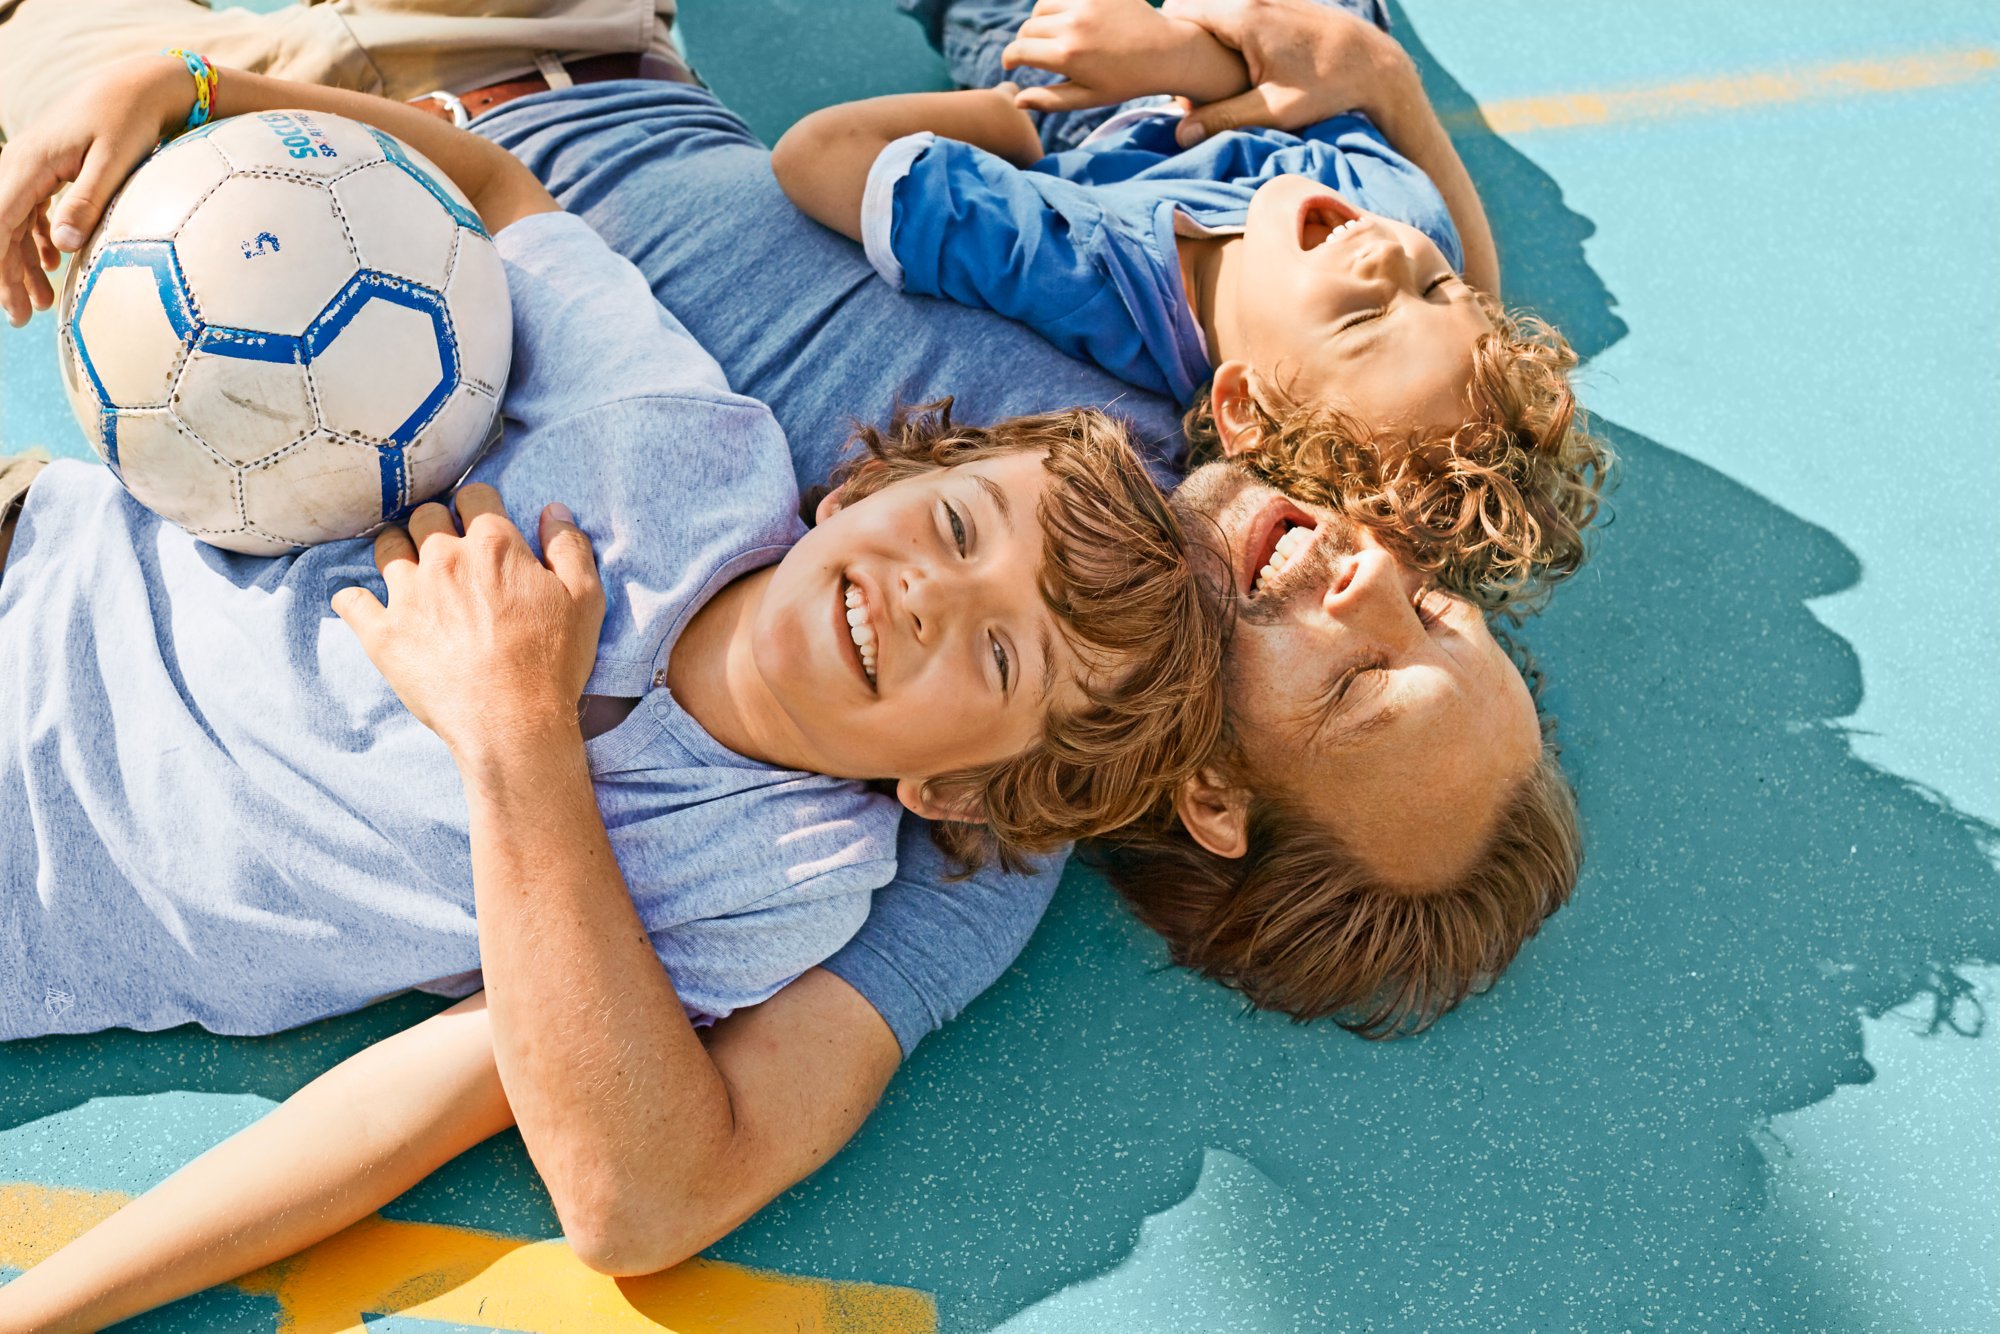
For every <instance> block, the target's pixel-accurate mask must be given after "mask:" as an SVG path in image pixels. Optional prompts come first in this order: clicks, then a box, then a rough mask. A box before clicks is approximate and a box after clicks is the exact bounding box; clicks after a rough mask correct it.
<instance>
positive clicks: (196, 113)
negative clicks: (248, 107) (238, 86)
mask: <svg viewBox="0 0 2000 1334" xmlns="http://www.w3.org/2000/svg"><path fill="white" fill-rule="evenodd" d="M160 54H161V55H163V56H177V57H179V59H180V60H181V62H182V63H183V64H185V65H186V66H187V72H188V73H189V74H191V75H193V76H194V105H193V106H192V107H190V108H189V109H188V114H187V124H185V125H183V126H181V128H180V130H179V131H178V133H180V134H186V133H187V132H188V131H189V130H193V129H198V128H200V127H201V126H203V125H206V124H207V123H208V117H209V113H210V112H212V111H214V110H215V94H216V90H217V89H219V88H220V87H221V86H222V74H221V72H220V71H219V70H217V69H216V68H215V66H213V65H211V64H209V63H208V61H207V60H206V59H205V58H203V57H202V56H201V55H199V54H197V53H196V52H193V51H183V50H181V49H180V48H179V47H172V48H170V49H168V50H165V51H162V52H160ZM162 137H163V138H170V137H172V136H162Z"/></svg>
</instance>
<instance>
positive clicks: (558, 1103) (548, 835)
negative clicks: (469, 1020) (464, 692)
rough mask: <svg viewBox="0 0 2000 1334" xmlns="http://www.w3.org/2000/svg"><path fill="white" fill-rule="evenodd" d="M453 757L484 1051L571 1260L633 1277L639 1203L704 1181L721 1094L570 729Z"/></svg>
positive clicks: (649, 1238) (644, 1268)
mask: <svg viewBox="0 0 2000 1334" xmlns="http://www.w3.org/2000/svg"><path fill="white" fill-rule="evenodd" d="M459 762H460V764H459V767H460V770H461V773H462V774H463V776H464V779H465V786H466V802H467V806H468V808H469V812H470V815H471V828H472V875H473V884H474V887H475V888H474V892H475V897H476V900H477V907H478V914H479V948H480V961H481V966H482V967H483V969H484V971H485V979H486V996H487V1005H488V1009H489V1013H490V1015H491V1024H492V1032H493V1054H494V1060H495V1063H496V1064H497V1066H498V1068H499V1071H500V1079H501V1083H502V1084H503V1086H504V1087H505V1089H506V1092H507V1098H508V1101H509V1102H510V1103H511V1104H512V1105H513V1109H514V1116H515V1119H516V1121H517V1122H518V1124H519V1125H520V1128H521V1137H522V1139H523V1140H524V1141H525V1142H526V1144H527V1147H528V1152H529V1154H530V1156H531V1157H532V1158H533V1159H534V1161H535V1166H536V1167H537V1168H538V1169H539V1170H540V1172H541V1174H542V1178H543V1180H544V1181H545V1182H547V1184H548V1186H549V1191H550V1194H551V1196H552V1197H553V1199H554V1201H555V1204H556V1209H557V1213H558V1215H559V1216H560V1217H561V1218H562V1221H563V1226H564V1231H565V1232H566V1233H567V1234H568V1236H569V1240H570V1245H571V1246H572V1248H574V1249H575V1250H576V1251H577V1253H578V1254H579V1255H580V1256H581V1257H582V1258H583V1259H584V1260H585V1262H586V1263H588V1264H591V1265H592V1266H593V1267H596V1268H600V1269H605V1270H607V1271H609V1272H621V1273H644V1272H648V1271H649V1270H651V1269H653V1268H657V1267H658V1265H659V1263H661V1255H660V1253H659V1252H656V1251H654V1250H653V1249H652V1246H653V1244H654V1241H655V1240H656V1239H657V1233H658V1228H656V1227H655V1226H654V1221H653V1220H652V1219H651V1218H650V1217H648V1215H649V1214H650V1213H651V1212H653V1208H654V1204H655V1203H657V1205H658V1206H659V1208H660V1210H661V1211H664V1209H665V1208H666V1206H668V1205H670V1204H671V1205H674V1206H676V1207H679V1206H683V1205H685V1203H686V1201H687V1200H688V1199H689V1198H691V1197H701V1196H703V1195H706V1194H707V1193H709V1192H711V1191H713V1190H715V1189H717V1188H718V1187H719V1184H720V1183H718V1182H717V1181H715V1180H713V1179H712V1178H713V1174H714V1171H715V1168H716V1165H717V1164H719V1163H720V1162H722V1161H723V1160H724V1158H725V1157H726V1152H727V1149H728V1148H729V1146H730V1139H731V1134H732V1130H733V1123H734V1113H733V1110H732V1107H731V1103H730V1091H729V1088H728V1086H727V1085H726V1084H725V1082H724V1081H723V1079H722V1076H721V1074H720V1073H719V1072H718V1071H717V1069H716V1067H715V1064H714V1063H713V1062H712V1061H711V1060H710V1059H709V1056H708V1052H707V1050H706V1049H705V1048H704V1047H703V1045H702V1043H701V1041H700V1039H699V1038H698V1037H697V1036H696V1035H695V1032H694V1029H693V1027H692V1026H691V1025H690V1024H689V1023H688V1021H687V1018H686V1015H685V1013H684V1012H683V1011H682V1009H681V1004H680V1000H679V998H678V996H677V995H676V994H675V992H674V987H673V983H672V981H671V980H670V979H669V978H668V977H667V974H666V970H665V969H664V968H662V967H661V965H660V961H659V959H658V957H657V956H656V955H655V954H654V953H653V949H652V945H651V942H650V941H649V940H648V939H647V936H646V931H645V928H644V926H643V925H642V924H641V923H640V921H639V917H638V913H637V912H636V911H635V910H634V908H633V906H632V899H631V895H630V894H629V892H628V891H627V889H626V886H625V882H624V878H623V876H622V875H621V873H620V872H619V869H618V864H617V862H616V860H615V859H614V858H613V856H612V851H611V844H610V840H609V838H608V837H607V836H606V834H605V831H604V824H603V821H602V818H601V817H600V816H599V814H598V810H597V801H596V795H595V792H594V790H593V788H592V785H591V778H590V770H589V766H588V763H587V761H586V760H585V758H584V751H583V741H582V736H581V734H580V733H579V731H578V730H577V728H576V726H575V725H574V723H573V722H572V723H570V724H569V725H567V726H559V725H553V724H552V725H550V726H547V727H544V728H540V729H537V730H535V731H532V732H530V733H529V734H527V735H522V736H515V737H512V738H509V739H508V741H507V743H506V745H505V746H504V747H503V748H501V749H498V750H496V751H494V752H492V753H482V754H467V753H464V752H461V753H460V755H459ZM635 1238H643V1239H646V1243H645V1245H644V1246H643V1247H642V1248H640V1249H638V1250H636V1251H635V1240H634V1239H635ZM674 1258H678V1257H674Z"/></svg>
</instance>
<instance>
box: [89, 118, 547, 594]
mask: <svg viewBox="0 0 2000 1334" xmlns="http://www.w3.org/2000/svg"><path fill="white" fill-rule="evenodd" d="M59 319H60V335H59V338H60V344H61V355H62V369H63V383H64V385H65V386H66V387H67V389H68V390H69V398H70V404H71V406H72V407H73V408H74V409H75V410H76V415H77V420H78V421H79V422H81V423H82V424H83V428H84V433H85V435H87V436H88V437H89V439H90V442H91V445H92V447H93V448H95V449H96V451H97V453H98V455H99V456H100V457H101V458H103V460H104V461H105V462H106V463H107V464H109V465H110V466H111V470H112V471H113V472H114V473H116V474H117V475H118V478H119V480H120V481H122V482H123V483H124V484H125V488H126V490H128V491H130V492H131V493H132V496H133V498H134V499H136V500H138V501H139V503H140V504H142V505H145V506H147V507H148V508H150V509H152V510H154V511H155V512H156V513H158V514H160V515H161V516H163V517H165V518H167V519H170V520H172V521H173V522H174V523H177V524H179V525H180V526H181V527H183V528H185V529H187V530H188V531H189V532H191V533H193V534H194V535H195V536H197V537H199V538H201V539H202V540H203V541H206V542H210V543H213V544H214V545H216V546H218V547H224V548H227V549H229V550H231V551H242V552H251V553H258V554H276V553H279V552H283V551H287V550H290V549H292V548H295V547H299V546H304V545H307V544H310V543H313V542H324V541H328V540H330V539H333V538H340V537H356V536H360V535H362V534H365V533H368V532H372V531H373V530H375V529H376V528H379V527H380V526H381V525H382V524H383V523H385V522H387V521H389V520H391V519H394V518H397V517H400V516H402V515H404V514H406V513H408V511H409V510H410V508H411V507H412V506H414V505H415V504H417V503H418V502H421V501H423V500H427V499H429V498H431V497H433V496H436V495H438V494H440V493H441V492H444V491H445V490H447V489H448V488H450V486H451V485H452V484H453V483H454V482H456V481H457V480H458V479H459V478H460V477H462V476H464V474H465V472H466V470H467V469H468V468H470V467H471V466H472V463H473V461H474V460H475V459H476V458H477V457H478V456H479V453H480V451H481V450H482V449H483V448H484V447H485V446H486V444H487V443H488V441H489V440H490V439H491V438H492V435H493V432H494V429H495V425H496V411H497V408H498V406H499V399H500V391H501V389H502V387H503V386H504V385H505V384H506V381H507V365H508V359H509V356H510V353H511V348H512V329H513V324H512V317H511V313H510V310H509V306H508V301H507V281H506V275H505V274H504V272H503V271H502V269H501V265H500V258H499V255H498V254H497V252H495V250H494V248H493V242H492V240H491V239H490V238H489V237H488V236H487V235H486V232H485V230H484V229H483V228H482V227H481V226H480V225H479V219H478V216H477V215H476V214H475V213H474V212H473V210H472V206H471V204H470V203H469V202H468V201H467V200H466V198H465V196H464V195H463V194H461V193H460V192H459V191H458V190H457V189H456V188H455V187H453V185H452V184H451V182H450V181H448V180H447V179H445V177H444V175H443V173H441V172H440V171H438V169H437V168H436V167H435V166H433V165H432V164H431V163H430V162H429V161H428V160H426V159H425V158H424V157H423V156H421V155H420V154H418V153H417V152H416V151H415V150H413V149H411V148H410V147H408V146H407V145H405V144H403V143H402V142H401V141H399V140H397V139H396V138H394V137H393V136H390V135H387V134H384V133H382V132H381V131H379V130H376V129H372V128H370V127H369V126H366V125H362V124H359V123H357V122H355V121H350V120H346V119H343V118H341V117H339V116H329V115H325V114H322V113H319V112H305V111H270V112H264V113H262V114H260V115H255V116H238V117H236V118H234V119H232V120H226V121H218V122H213V123H211V124H209V125H206V126H203V127H202V128H201V129H199V130H196V131H194V132H193V133H191V134H187V135H184V136H182V137H181V138H179V139H176V140H174V141H173V142H172V143H170V144H167V145H166V146H165V147H163V148H161V149H160V150H159V151H158V152H156V153H155V154H154V155H153V156H152V157H151V158H149V159H148V160H147V161H146V163H145V164H144V165H143V166H141V167H140V168H139V170H138V171H136V172H134V173H133V174H132V178H131V179H130V180H129V181H127V182H126V183H125V187H124V189H122V190H121V191H119V193H118V195H117V196H116V197H115V198H114V199H113V200H112V202H111V207H110V208H109V209H108V210H106V212H105V217H104V223H103V225H102V226H100V227H99V228H98V230H97V234H96V235H95V236H94V237H92V238H91V241H90V244H89V245H87V246H86V247H85V248H84V250H83V251H82V253H81V254H80V255H79V256H78V257H77V259H76V261H75V263H73V264H72V265H71V267H70V272H69V277H68V279H67V280H66V282H65V284H64V287H63V294H62V304H61V307H60V310H59Z"/></svg>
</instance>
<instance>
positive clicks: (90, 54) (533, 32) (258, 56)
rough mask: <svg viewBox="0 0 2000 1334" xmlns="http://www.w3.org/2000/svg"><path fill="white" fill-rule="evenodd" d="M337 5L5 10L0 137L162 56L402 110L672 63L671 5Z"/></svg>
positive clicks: (399, 1)
mask: <svg viewBox="0 0 2000 1334" xmlns="http://www.w3.org/2000/svg"><path fill="white" fill-rule="evenodd" d="M462 7H463V6H461V5H454V4H453V3H452V0H334V3H327V4H301V5H295V6H292V7H290V8H287V9H282V10H279V11H277V12H276V13H271V14H257V13H252V12H250V11H248V10H242V9H225V10H211V9H209V8H208V7H207V6H206V5H205V4H201V3H197V2H196V0H13V3H11V4H10V3H8V0H0V138H4V137H5V136H6V135H7V134H9V133H10V132H12V131H15V130H17V129H19V128H20V127H21V126H23V125H25V124H27V123H28V122H29V121H30V120H32V119H33V118H34V115H35V113H36V111H37V110H38V109H39V108H41V107H43V106H45V105H47V104H48V103H49V102H51V101H54V100H55V99H56V98H58V97H60V96H62V94H63V93H65V92H67V91H68V90H69V89H71V88H74V87H75V86H76V85H77V84H78V83H79V82H81V81H82V79H83V78H84V77H86V76H87V75H88V74H89V73H90V72H91V71H93V70H96V69H100V68H102V67H103V66H104V65H106V64H108V63H110V62H111V61H113V60H117V59H119V58H121V57H124V56H131V55H143V54H145V53H147V52H149V51H158V50H160V49H162V48H163V47H175V46H178V47H184V48H186V49H188V50H191V51H200V52H201V53H202V54H203V55H204V56H206V57H208V59H209V60H210V61H211V62H213V63H214V64H217V65H222V66H227V67H229V68H231V69H245V70H250V71H251V72H253V73H257V74H270V75H273V76H276V77H279V78H286V79H294V80H297V81H298V82H300V83H317V84H324V85H326V86H328V87H334V88H351V89H356V90H358V91H361V92H369V93H381V94H383V95H384V96H387V97H394V98H398V99H404V98H411V97H417V96H420V95H422V94H424V93H427V92H430V91H432V90H433V89H445V90H448V91H464V90H466V89H470V88H479V87H484V86H485V85H487V84H489V83H495V82H498V81H500V80H502V79H508V78H513V77H515V76H517V75H520V74H522V73H525V72H527V71H530V70H534V69H536V68H537V67H538V56H548V55H554V56H556V57H559V58H568V59H574V58H578V57H584V56H596V55H610V54H618V53H632V54H644V53H648V52H651V53H654V54H659V55H663V56H667V57H669V58H671V59H674V60H676V61H678V59H679V57H678V55H677V54H676V53H675V51H674V46H673V39H672V35H671V28H672V22H673V13H674V0H486V2H485V3H484V4H483V5H482V6H481V8H483V9H484V10H486V11H487V12H486V13H484V14H481V15H477V16H471V17H468V16H465V15H463V14H461V13H453V12H434V11H450V10H455V9H460V8H462Z"/></svg>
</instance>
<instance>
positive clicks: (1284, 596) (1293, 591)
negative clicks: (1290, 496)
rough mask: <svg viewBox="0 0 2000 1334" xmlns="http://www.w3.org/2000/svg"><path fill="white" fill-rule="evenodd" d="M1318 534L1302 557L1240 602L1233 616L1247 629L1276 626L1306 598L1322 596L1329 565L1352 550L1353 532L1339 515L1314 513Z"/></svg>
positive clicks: (1330, 578)
mask: <svg viewBox="0 0 2000 1334" xmlns="http://www.w3.org/2000/svg"><path fill="white" fill-rule="evenodd" d="M1313 517H1314V518H1316V519H1318V520H1319V532H1318V534H1317V535H1316V536H1315V537H1314V538H1313V541H1312V545H1311V546H1309V547H1307V548H1306V550H1305V554H1304V555H1302V556H1299V557H1297V558H1296V559H1294V560H1293V561H1292V563H1291V564H1290V565H1287V566H1286V567H1285V568H1284V569H1282V570H1280V571H1279V572H1278V573H1277V575H1276V576H1275V577H1274V578H1271V579H1267V580H1265V581H1264V587H1263V588H1262V589H1260V590H1259V591H1258V593H1257V595H1256V596H1255V597H1249V598H1245V599H1243V601H1242V602H1241V604H1239V606H1238V607H1237V613H1236V614H1237V615H1238V616H1240V617H1241V618H1242V619H1243V620H1244V621H1245V622H1246V623H1248V624H1250V625H1276V624H1277V623H1278V622H1280V621H1282V620H1284V619H1285V618H1286V617H1287V616H1289V615H1290V614H1291V611H1292V609H1293V608H1294V607H1295V606H1297V605H1298V603H1300V602H1301V601H1303V600H1304V599H1306V598H1312V597H1319V596H1321V595H1323V594H1324V593H1325V591H1326V589H1327V587H1328V586H1329V585H1330V584H1332V582H1333V562H1334V561H1335V560H1336V559H1337V558H1339V557H1341V556H1345V555H1348V554H1350V553H1352V552H1353V550H1354V546H1355V543H1354V528H1353V525H1351V524H1349V523H1348V522H1347V520H1346V519H1344V518H1342V517H1341V516H1339V515H1328V514H1325V513H1315V514H1314V516H1313Z"/></svg>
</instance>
